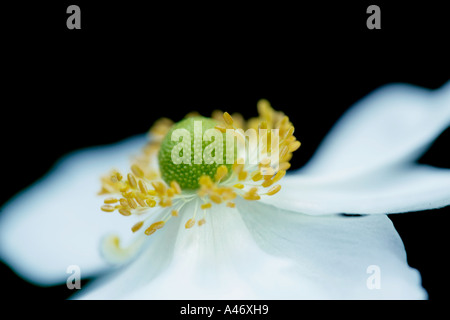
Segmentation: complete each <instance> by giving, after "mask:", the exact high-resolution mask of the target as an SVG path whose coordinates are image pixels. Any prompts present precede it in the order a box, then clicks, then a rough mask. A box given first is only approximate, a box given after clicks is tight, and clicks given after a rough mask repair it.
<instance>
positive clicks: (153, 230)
mask: <svg viewBox="0 0 450 320" xmlns="http://www.w3.org/2000/svg"><path fill="white" fill-rule="evenodd" d="M155 232H156V229H150V228H147V229H145V231H144V233H145V234H146V235H147V236H149V235H152V234H154V233H155Z"/></svg>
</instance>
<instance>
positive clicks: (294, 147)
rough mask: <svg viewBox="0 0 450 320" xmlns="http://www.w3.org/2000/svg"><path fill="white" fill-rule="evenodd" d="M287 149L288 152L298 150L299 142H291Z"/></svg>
mask: <svg viewBox="0 0 450 320" xmlns="http://www.w3.org/2000/svg"><path fill="white" fill-rule="evenodd" d="M288 148H289V152H294V151H296V150H297V149H298V148H300V141H294V142H291V143H290V144H289V146H288Z"/></svg>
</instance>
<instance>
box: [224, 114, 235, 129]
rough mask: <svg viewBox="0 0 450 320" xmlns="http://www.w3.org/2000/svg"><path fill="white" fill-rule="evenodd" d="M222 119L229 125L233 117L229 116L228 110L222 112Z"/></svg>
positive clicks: (231, 123)
mask: <svg viewBox="0 0 450 320" xmlns="http://www.w3.org/2000/svg"><path fill="white" fill-rule="evenodd" d="M223 120H224V121H225V123H226V124H227V125H229V126H232V125H233V118H232V117H231V116H230V114H229V113H228V112H224V113H223Z"/></svg>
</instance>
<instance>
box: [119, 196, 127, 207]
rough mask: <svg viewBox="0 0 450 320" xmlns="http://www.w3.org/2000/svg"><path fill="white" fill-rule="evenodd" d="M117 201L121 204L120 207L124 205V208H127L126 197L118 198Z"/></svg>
mask: <svg viewBox="0 0 450 320" xmlns="http://www.w3.org/2000/svg"><path fill="white" fill-rule="evenodd" d="M119 202H120V204H121V205H122V207H125V208H128V207H129V205H128V200H127V199H125V198H120V200H119Z"/></svg>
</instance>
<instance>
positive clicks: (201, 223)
mask: <svg viewBox="0 0 450 320" xmlns="http://www.w3.org/2000/svg"><path fill="white" fill-rule="evenodd" d="M205 223H206V220H205V219H201V220H198V226H199V227H201V226H202V225H204V224H205Z"/></svg>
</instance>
